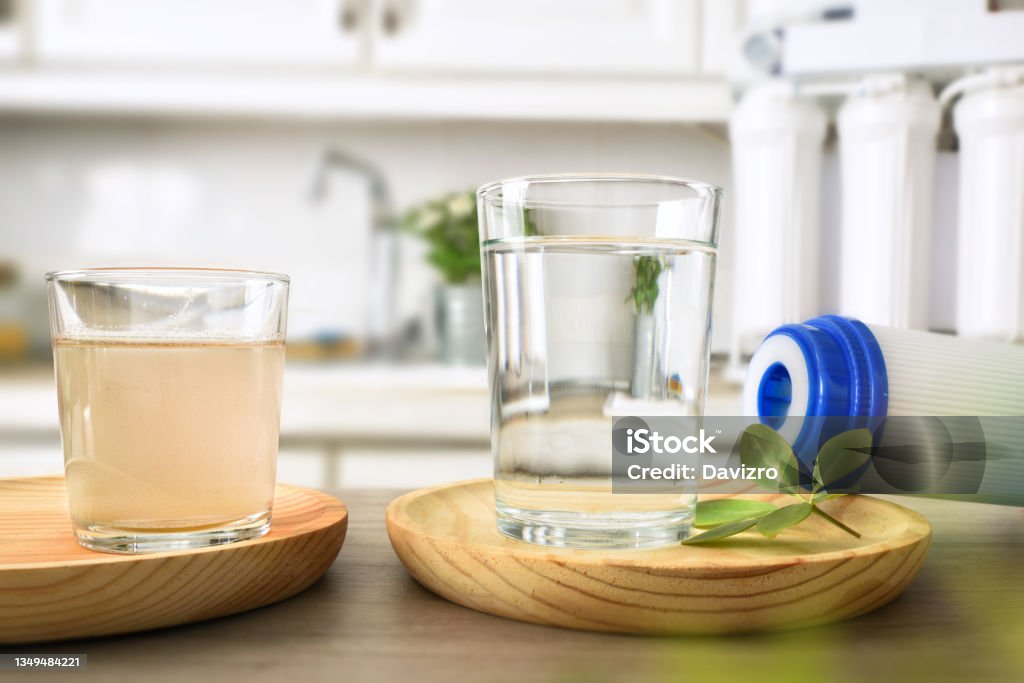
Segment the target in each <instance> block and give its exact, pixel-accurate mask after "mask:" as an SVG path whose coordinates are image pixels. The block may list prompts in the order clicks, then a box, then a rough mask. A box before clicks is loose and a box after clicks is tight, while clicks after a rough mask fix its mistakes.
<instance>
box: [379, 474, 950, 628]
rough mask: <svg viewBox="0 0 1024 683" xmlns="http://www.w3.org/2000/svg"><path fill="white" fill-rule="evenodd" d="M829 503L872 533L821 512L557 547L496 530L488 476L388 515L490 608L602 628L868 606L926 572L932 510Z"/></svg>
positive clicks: (416, 562)
mask: <svg viewBox="0 0 1024 683" xmlns="http://www.w3.org/2000/svg"><path fill="white" fill-rule="evenodd" d="M766 498H769V499H770V497H766ZM776 498H778V499H780V500H779V501H777V502H781V499H784V498H786V497H785V496H777V497H776ZM823 507H824V508H825V509H826V510H827V511H828V512H830V513H831V514H833V515H834V516H836V517H838V518H839V519H841V520H842V521H844V522H845V523H847V524H848V525H850V526H852V527H853V528H855V529H857V530H858V531H859V532H860V533H861V534H862V535H863V536H862V538H860V539H857V538H854V537H852V536H849V535H847V534H845V533H844V532H842V531H840V530H839V529H837V528H836V527H834V526H832V525H831V524H829V523H828V522H826V521H824V520H821V519H819V518H817V517H811V518H809V519H808V520H807V521H805V522H804V523H802V524H800V525H799V526H797V527H794V528H792V529H789V530H787V531H784V532H783V533H782V534H781V535H780V536H778V537H777V538H776V539H774V540H768V539H765V538H763V537H761V536H760V535H759V534H756V533H751V532H747V533H744V534H742V535H739V536H736V537H734V538H732V539H730V540H729V541H724V542H721V543H718V544H710V545H706V546H681V545H676V546H670V547H666V548H659V549H656V550H616V551H604V550H602V551H594V550H566V549H557V548H546V547H543V546H536V545H531V544H528V543H524V542H520V541H513V540H510V539H508V538H505V537H504V536H502V535H501V534H500V533H498V531H497V529H496V528H495V515H494V493H493V488H492V484H491V481H490V480H480V481H470V482H462V483H458V484H451V485H447V486H440V487H437V488H432V489H425V490H422V491H416V492H413V493H410V494H407V495H404V496H402V497H401V498H398V499H397V500H395V501H393V502H392V503H391V505H390V506H388V510H387V527H388V535H389V536H390V538H391V544H392V546H394V548H395V552H396V553H397V554H398V556H399V558H401V560H402V562H403V564H405V566H406V568H407V569H408V570H409V572H410V573H411V574H412V576H413V577H414V578H415V579H416V580H417V581H419V582H420V583H421V584H423V585H424V586H425V587H426V588H428V589H430V590H431V591H433V592H435V593H437V594H438V595H440V596H442V597H444V598H447V599H448V600H451V601H452V602H455V603H458V604H460V605H464V606H466V607H470V608H472V609H475V610H479V611H481V612H488V613H490V614H496V615H499V616H503V617H508V618H510V619H519V620H522V621H530V622H535V623H539V624H549V625H553V626H564V627H568V628H578V629H588V630H594V631H616V632H625V633H655V634H710V633H737V632H743V631H760V630H770V629H783V628H794V627H800V626H809V625H812V624H822V623H827V622H831V621H837V620H840V619H847V618H850V617H853V616H856V615H858V614H864V613H865V612H870V611H871V610H874V609H877V608H878V607H881V606H882V605H884V604H886V603H888V602H889V601H891V600H893V599H894V598H896V597H897V596H898V595H899V594H900V593H901V592H903V589H904V588H906V587H907V585H908V584H909V583H910V582H911V580H912V579H913V578H914V576H915V574H917V571H918V569H919V568H920V567H921V563H922V561H923V560H924V557H925V554H926V553H927V551H928V544H929V541H930V539H931V526H930V525H929V524H928V521H927V520H925V519H924V518H923V517H921V516H920V515H918V514H917V513H915V512H912V511H910V510H907V509H906V508H903V507H900V506H899V505H895V504H893V503H889V502H886V501H883V500H879V499H876V498H869V497H865V496H846V497H842V498H836V499H833V500H830V501H828V502H826V503H824V505H823Z"/></svg>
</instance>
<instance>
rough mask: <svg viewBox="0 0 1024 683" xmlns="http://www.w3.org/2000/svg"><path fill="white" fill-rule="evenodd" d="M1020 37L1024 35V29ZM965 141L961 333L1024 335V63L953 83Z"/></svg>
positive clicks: (950, 90)
mask: <svg viewBox="0 0 1024 683" xmlns="http://www.w3.org/2000/svg"><path fill="white" fill-rule="evenodd" d="M1021 40H1022V41H1024V35H1022V37H1021ZM958 95H962V96H961V98H960V101H959V102H958V103H957V105H956V107H955V108H954V109H953V122H954V126H955V128H956V133H957V138H958V139H959V141H960V216H959V230H958V245H957V313H956V329H957V333H958V334H960V335H961V336H964V337H969V338H972V339H995V340H1000V341H1007V342H1021V341H1024V66H1002V67H992V68H989V69H986V70H984V71H982V72H981V73H978V74H974V75H970V76H967V77H965V78H962V79H960V80H958V81H955V82H953V83H952V84H950V85H949V86H948V87H947V88H946V90H945V91H944V92H943V94H942V100H943V101H944V102H949V101H951V100H952V99H953V98H955V97H956V96H958Z"/></svg>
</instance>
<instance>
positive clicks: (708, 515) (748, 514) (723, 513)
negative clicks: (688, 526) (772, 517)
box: [693, 498, 778, 527]
mask: <svg viewBox="0 0 1024 683" xmlns="http://www.w3.org/2000/svg"><path fill="white" fill-rule="evenodd" d="M775 510H778V508H777V507H775V506H774V505H772V504H771V503H769V502H767V501H763V500H743V499H741V498H716V499H715V500H704V501H699V502H698V503H697V515H696V518H695V519H694V522H693V525H694V526H698V527H712V526H719V525H721V524H728V523H730V522H736V521H739V520H744V519H753V518H754V517H762V516H764V515H767V514H770V513H772V512H774V511H775Z"/></svg>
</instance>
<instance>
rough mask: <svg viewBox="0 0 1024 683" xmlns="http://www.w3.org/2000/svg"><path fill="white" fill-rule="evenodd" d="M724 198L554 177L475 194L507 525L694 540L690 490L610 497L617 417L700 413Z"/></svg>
mask: <svg viewBox="0 0 1024 683" xmlns="http://www.w3.org/2000/svg"><path fill="white" fill-rule="evenodd" d="M721 194H722V193H721V190H720V189H719V188H717V187H715V186H713V185H709V184H707V183H702V182H695V181H689V180H680V179H676V178H667V177H658V176H635V175H598V176H578V175H551V176H534V177H523V178H514V179H509V180H502V181H498V182H495V183H491V184H488V185H484V186H483V187H481V188H480V190H479V191H478V195H477V196H478V202H479V215H480V232H481V235H480V239H481V249H482V252H483V276H484V300H485V307H486V320H487V346H488V368H489V375H490V387H491V411H492V412H491V442H492V450H493V454H494V486H495V502H496V504H497V515H498V528H499V530H500V531H501V532H502V533H504V534H506V535H507V536H510V537H512V538H516V539H521V540H525V541H530V542H533V543H539V544H544V545H553V546H562V547H575V548H640V547H652V546H658V545H664V544H668V543H672V542H676V541H678V540H681V539H683V538H686V536H687V535H688V534H689V531H690V528H691V525H692V522H693V514H694V506H695V504H696V485H695V484H694V485H693V486H692V487H690V486H684V487H682V488H681V489H679V490H677V491H674V492H669V493H664V492H662V493H621V492H617V493H613V492H612V489H613V487H612V471H613V463H612V442H611V439H612V433H611V432H612V422H613V421H614V420H615V418H618V417H621V416H629V415H635V416H646V415H661V416H688V417H700V416H702V415H703V410H704V395H705V392H706V389H707V376H708V361H709V344H708V342H709V337H710V332H711V296H712V289H713V286H714V274H715V257H716V249H717V230H718V213H719V204H720V201H721Z"/></svg>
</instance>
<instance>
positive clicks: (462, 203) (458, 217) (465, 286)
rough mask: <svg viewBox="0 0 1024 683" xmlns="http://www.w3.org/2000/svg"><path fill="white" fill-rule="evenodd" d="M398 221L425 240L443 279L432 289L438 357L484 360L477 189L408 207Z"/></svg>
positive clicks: (461, 361) (453, 362) (454, 360)
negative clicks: (403, 217)
mask: <svg viewBox="0 0 1024 683" xmlns="http://www.w3.org/2000/svg"><path fill="white" fill-rule="evenodd" d="M403 227H404V228H405V229H406V230H407V231H408V232H410V233H412V234H414V235H417V236H418V237H420V238H422V239H423V240H425V241H426V243H427V245H428V247H429V250H428V252H427V260H428V261H429V262H430V263H432V264H433V265H434V267H435V268H437V270H438V272H439V273H440V274H441V277H442V278H443V280H444V281H443V283H442V284H441V285H440V286H439V287H438V288H437V290H436V293H435V315H436V322H437V331H438V339H439V342H440V352H441V359H442V361H444V362H445V363H447V364H449V365H481V364H483V362H484V357H485V351H484V317H483V296H482V291H481V285H480V237H479V232H478V225H477V208H476V195H475V193H473V192H458V193H453V194H448V195H445V196H443V197H440V198H437V199H433V200H431V201H428V202H426V203H424V204H423V205H421V206H418V207H415V208H413V209H412V210H410V211H409V212H408V213H407V214H406V216H405V219H404V221H403Z"/></svg>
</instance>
